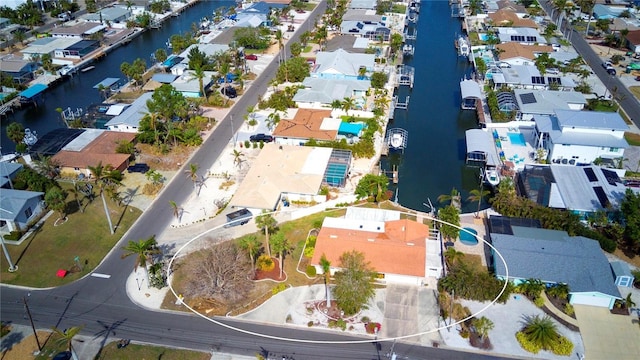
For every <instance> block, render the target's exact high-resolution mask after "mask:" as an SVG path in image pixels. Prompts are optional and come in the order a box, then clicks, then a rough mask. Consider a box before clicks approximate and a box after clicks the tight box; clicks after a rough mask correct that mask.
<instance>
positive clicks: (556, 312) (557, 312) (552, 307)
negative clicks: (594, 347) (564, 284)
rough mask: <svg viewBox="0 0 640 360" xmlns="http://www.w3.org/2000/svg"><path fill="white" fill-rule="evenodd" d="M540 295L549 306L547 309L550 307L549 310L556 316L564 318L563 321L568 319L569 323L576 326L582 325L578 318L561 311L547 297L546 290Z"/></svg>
mask: <svg viewBox="0 0 640 360" xmlns="http://www.w3.org/2000/svg"><path fill="white" fill-rule="evenodd" d="M540 296H541V297H542V299H543V300H544V305H545V306H546V307H547V309H549V311H551V312H552V313H553V314H554V315H555V316H557V317H559V318H560V319H562V320H563V321H566V322H567V323H569V324H571V325H573V326H576V327H580V325H579V324H578V320H576V319H574V318H572V317H571V316H569V315H567V314H565V313H563V312H562V311H560V309H558V308H557V307H556V306H555V305H553V303H551V301H550V300H549V298H548V297H547V294H545V292H544V291H543V292H541V293H540Z"/></svg>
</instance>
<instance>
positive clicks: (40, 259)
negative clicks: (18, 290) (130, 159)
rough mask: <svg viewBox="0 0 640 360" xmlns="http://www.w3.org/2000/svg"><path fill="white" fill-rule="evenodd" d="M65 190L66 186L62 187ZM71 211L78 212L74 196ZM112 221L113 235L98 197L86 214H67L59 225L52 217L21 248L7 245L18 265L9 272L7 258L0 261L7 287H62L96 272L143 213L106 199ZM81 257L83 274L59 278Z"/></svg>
mask: <svg viewBox="0 0 640 360" xmlns="http://www.w3.org/2000/svg"><path fill="white" fill-rule="evenodd" d="M63 187H64V185H63ZM67 201H68V205H69V206H68V208H72V209H77V205H76V202H75V200H74V199H73V197H72V196H71V195H69V197H67ZM107 204H108V205H109V210H110V214H111V221H112V222H113V224H114V226H116V225H117V228H116V232H115V234H114V235H111V233H110V232H109V226H108V224H107V219H106V217H105V214H104V208H103V206H102V200H101V199H100V197H99V196H98V197H96V198H95V199H94V200H93V202H91V203H90V204H87V206H86V209H85V212H84V213H81V212H79V211H77V210H75V211H72V212H70V214H69V215H67V219H68V220H67V221H66V222H65V223H63V224H58V225H57V226H56V220H57V219H58V214H57V213H54V214H52V215H51V216H50V217H49V218H48V219H47V220H46V222H45V223H44V224H43V226H42V227H41V228H40V229H38V230H36V231H35V232H34V233H33V234H32V235H31V237H29V238H28V239H26V240H24V241H23V242H22V244H21V245H7V249H8V250H9V254H10V255H11V259H12V260H13V262H14V263H15V264H16V265H18V267H19V269H18V271H16V272H13V273H10V272H8V271H7V269H8V264H7V261H6V259H5V258H4V256H2V259H1V260H0V270H1V271H2V272H1V273H0V276H2V282H3V283H6V284H14V285H23V286H32V287H51V286H60V285H63V284H66V283H69V282H72V281H74V280H77V279H79V278H81V277H82V276H84V275H86V274H87V273H89V272H90V271H91V270H93V269H94V268H95V267H96V266H97V265H98V264H99V263H100V261H101V260H102V259H103V258H104V257H105V255H106V254H107V253H108V252H109V251H110V250H111V248H113V246H114V245H115V244H116V242H118V240H119V239H120V237H122V235H123V234H124V233H125V232H126V231H127V230H128V229H129V227H131V225H132V224H133V223H134V222H135V220H136V219H137V218H138V217H139V216H140V214H141V213H142V212H141V211H140V210H138V209H135V208H132V207H124V206H118V205H117V204H115V203H113V202H111V201H109V200H107ZM76 256H77V257H79V259H80V261H79V264H80V266H81V267H82V270H81V271H78V272H74V273H71V272H70V273H68V274H67V276H66V277H64V278H59V277H56V272H57V271H58V269H65V270H72V268H74V265H76V263H75V261H74V258H75V257H76Z"/></svg>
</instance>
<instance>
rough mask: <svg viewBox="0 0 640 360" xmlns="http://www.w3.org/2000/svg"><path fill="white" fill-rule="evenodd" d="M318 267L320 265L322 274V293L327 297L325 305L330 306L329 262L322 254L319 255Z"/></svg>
mask: <svg viewBox="0 0 640 360" xmlns="http://www.w3.org/2000/svg"><path fill="white" fill-rule="evenodd" d="M320 267H322V273H323V274H324V293H325V297H326V299H327V307H331V291H329V284H330V283H331V262H330V261H329V260H328V259H327V257H326V256H325V255H324V254H322V257H320Z"/></svg>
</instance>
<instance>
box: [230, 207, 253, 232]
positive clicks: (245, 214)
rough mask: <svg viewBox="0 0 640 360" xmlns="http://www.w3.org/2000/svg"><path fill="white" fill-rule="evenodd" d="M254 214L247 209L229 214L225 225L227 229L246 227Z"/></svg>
mask: <svg viewBox="0 0 640 360" xmlns="http://www.w3.org/2000/svg"><path fill="white" fill-rule="evenodd" d="M252 217H253V214H251V211H249V210H247V209H240V210H238V211H234V212H232V213H229V214H227V223H226V224H224V227H225V228H230V227H232V226H238V225H244V224H246V223H248V222H249V220H251V218H252Z"/></svg>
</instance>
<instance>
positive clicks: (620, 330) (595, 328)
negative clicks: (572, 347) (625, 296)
mask: <svg viewBox="0 0 640 360" xmlns="http://www.w3.org/2000/svg"><path fill="white" fill-rule="evenodd" d="M574 308H575V311H576V318H577V319H578V325H579V326H580V334H581V335H582V340H583V342H584V352H585V358H586V359H616V360H624V359H629V360H632V359H637V358H638V354H640V329H638V324H637V323H636V324H633V323H632V319H633V318H634V317H632V316H623V315H614V314H611V313H610V312H609V310H608V309H605V308H601V307H596V306H587V305H575V306H574Z"/></svg>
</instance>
